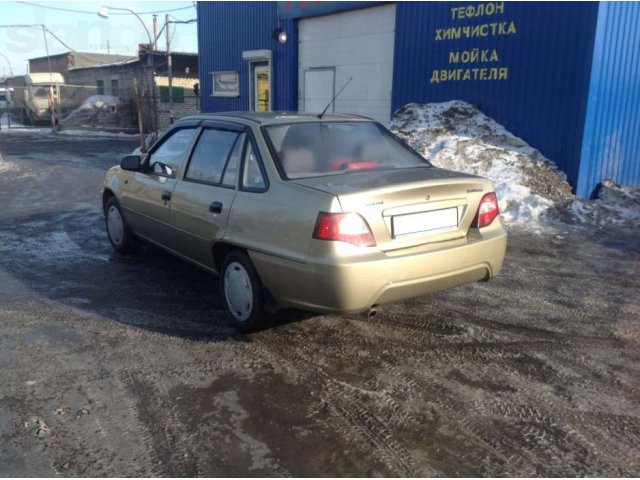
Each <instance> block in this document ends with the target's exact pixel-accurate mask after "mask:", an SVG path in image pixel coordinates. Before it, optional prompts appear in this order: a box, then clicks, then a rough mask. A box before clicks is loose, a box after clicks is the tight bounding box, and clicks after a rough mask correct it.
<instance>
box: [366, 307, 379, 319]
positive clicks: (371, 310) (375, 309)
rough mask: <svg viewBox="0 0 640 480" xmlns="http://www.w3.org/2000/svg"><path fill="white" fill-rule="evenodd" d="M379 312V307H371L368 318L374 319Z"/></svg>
mask: <svg viewBox="0 0 640 480" xmlns="http://www.w3.org/2000/svg"><path fill="white" fill-rule="evenodd" d="M377 314H378V309H377V308H375V307H371V308H370V309H369V311H368V312H367V318H368V319H369V320H372V319H373V318H374V317H375V316H376V315H377Z"/></svg>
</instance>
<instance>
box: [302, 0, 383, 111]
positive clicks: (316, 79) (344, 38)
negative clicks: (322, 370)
mask: <svg viewBox="0 0 640 480" xmlns="http://www.w3.org/2000/svg"><path fill="white" fill-rule="evenodd" d="M395 24H396V7H395V5H394V4H390V5H384V6H381V7H374V8H366V9H361V10H354V11H350V12H345V13H337V14H333V15H327V16H324V17H317V18H307V19H303V20H301V21H300V22H299V25H298V28H299V31H298V38H299V40H298V59H299V68H300V70H299V72H298V79H299V86H298V108H299V109H300V110H301V111H305V112H318V111H321V110H322V109H323V108H324V107H325V106H326V105H327V104H328V103H329V101H330V100H331V98H332V97H333V95H334V94H335V93H337V92H338V91H340V89H341V88H342V87H343V86H344V85H345V83H346V82H347V81H348V80H349V78H352V80H351V82H350V83H349V85H347V87H346V88H345V89H344V91H343V92H342V93H341V94H340V96H339V97H338V99H337V100H336V103H335V105H334V108H329V110H328V112H337V113H355V114H359V115H366V116H368V117H372V118H374V119H376V120H379V121H381V122H387V121H388V120H389V118H390V114H391V83H392V76H393V43H394V38H395Z"/></svg>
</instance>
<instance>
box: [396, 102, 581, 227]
mask: <svg viewBox="0 0 640 480" xmlns="http://www.w3.org/2000/svg"><path fill="white" fill-rule="evenodd" d="M391 130H392V131H393V132H394V133H395V134H396V135H398V136H399V137H400V138H402V139H404V140H405V141H406V142H407V143H409V144H410V145H411V146H412V147H413V148H414V149H415V150H417V151H418V152H419V153H420V154H421V155H422V156H424V157H425V158H426V159H427V160H429V161H430V162H431V163H433V164H434V165H435V166H437V167H441V168H446V169H450V170H457V171H462V172H467V173H472V174H475V175H481V176H483V177H487V178H489V179H490V180H491V181H492V182H493V184H494V185H495V187H496V192H497V194H498V199H499V200H500V209H501V212H502V214H503V216H504V218H505V220H506V221H508V222H511V223H519V222H529V221H531V220H538V219H539V218H540V217H541V216H542V215H543V214H544V213H545V212H546V211H547V210H548V209H549V208H551V207H553V206H554V205H555V203H556V202H562V201H566V200H568V199H571V198H572V194H571V186H570V185H569V184H568V183H567V181H566V176H565V175H564V174H563V173H562V172H560V170H558V168H557V167H556V166H555V164H554V163H553V162H551V161H549V160H548V159H547V158H545V157H544V156H543V155H542V154H541V153H540V152H539V151H538V150H536V149H534V148H532V147H531V146H529V145H528V144H527V143H526V142H524V141H523V140H522V139H520V138H518V137H516V136H514V135H513V134H511V133H510V132H509V131H507V130H506V129H505V128H504V127H503V126H502V125H500V124H498V123H497V122H495V121H494V120H492V119H491V118H489V117H487V116H486V115H484V114H483V113H482V112H480V111H479V110H478V109H477V108H475V107H474V106H472V105H470V104H468V103H466V102H462V101H459V100H454V101H450V102H444V103H430V104H415V103H411V104H408V105H405V106H404V107H402V108H400V109H399V110H397V111H396V113H395V115H394V117H393V120H392V122H391Z"/></svg>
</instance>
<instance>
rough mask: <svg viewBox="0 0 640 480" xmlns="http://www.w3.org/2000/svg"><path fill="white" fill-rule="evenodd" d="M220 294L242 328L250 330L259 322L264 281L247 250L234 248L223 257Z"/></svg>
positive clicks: (262, 303) (235, 321)
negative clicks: (245, 251) (261, 279)
mask: <svg viewBox="0 0 640 480" xmlns="http://www.w3.org/2000/svg"><path fill="white" fill-rule="evenodd" d="M220 295H221V296H222V298H223V299H224V302H225V306H226V308H227V312H228V313H229V316H230V317H231V319H232V320H233V322H234V324H235V325H236V327H237V328H238V329H239V330H241V331H242V332H248V331H250V330H253V329H254V328H256V327H257V326H258V325H259V324H260V322H261V321H262V318H263V316H264V295H263V291H262V282H261V281H260V277H259V276H258V272H256V269H255V268H254V266H253V263H251V259H250V258H249V256H248V255H247V254H246V253H244V252H242V251H239V250H232V251H231V252H229V253H228V254H227V256H226V257H224V261H223V262H222V268H221V270H220Z"/></svg>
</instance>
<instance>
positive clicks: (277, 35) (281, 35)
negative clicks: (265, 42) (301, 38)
mask: <svg viewBox="0 0 640 480" xmlns="http://www.w3.org/2000/svg"><path fill="white" fill-rule="evenodd" d="M271 38H273V39H274V40H275V41H277V42H280V43H287V40H289V36H288V35H287V32H285V31H284V30H282V29H281V28H280V27H278V28H276V29H275V30H274V31H273V33H272V34H271Z"/></svg>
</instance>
